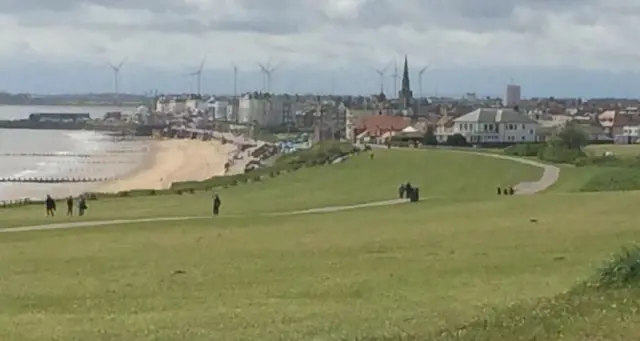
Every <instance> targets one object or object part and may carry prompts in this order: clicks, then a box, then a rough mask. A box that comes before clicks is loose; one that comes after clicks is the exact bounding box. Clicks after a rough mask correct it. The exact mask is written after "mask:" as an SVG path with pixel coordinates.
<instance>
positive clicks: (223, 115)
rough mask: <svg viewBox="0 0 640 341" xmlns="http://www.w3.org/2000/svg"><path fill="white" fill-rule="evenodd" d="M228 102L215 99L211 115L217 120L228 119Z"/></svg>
mask: <svg viewBox="0 0 640 341" xmlns="http://www.w3.org/2000/svg"><path fill="white" fill-rule="evenodd" d="M228 108H229V102H227V101H215V102H214V103H213V117H214V118H215V119H216V120H219V121H227V120H229V119H230V117H228V116H229V114H228Z"/></svg>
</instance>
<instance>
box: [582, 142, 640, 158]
mask: <svg viewBox="0 0 640 341" xmlns="http://www.w3.org/2000/svg"><path fill="white" fill-rule="evenodd" d="M584 149H585V152H587V154H590V155H593V156H602V155H604V154H605V153H606V152H612V153H613V154H614V155H615V156H619V157H634V156H640V145H634V144H630V145H624V144H622V145H621V144H594V145H589V146H586V147H585V148H584Z"/></svg>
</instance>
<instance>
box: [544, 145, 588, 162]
mask: <svg viewBox="0 0 640 341" xmlns="http://www.w3.org/2000/svg"><path fill="white" fill-rule="evenodd" d="M586 156H587V155H586V154H585V153H584V152H583V151H582V150H580V149H568V148H564V147H560V146H555V145H547V146H544V147H543V148H540V149H539V150H538V158H539V159H540V160H543V161H549V162H553V163H575V162H577V161H578V160H580V159H582V158H584V157H586Z"/></svg>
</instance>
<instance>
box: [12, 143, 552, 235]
mask: <svg viewBox="0 0 640 341" xmlns="http://www.w3.org/2000/svg"><path fill="white" fill-rule="evenodd" d="M385 148H386V147H385ZM456 152H458V153H467V154H474V155H481V156H487V157H494V158H498V159H505V160H511V161H514V162H520V163H523V164H527V165H532V166H535V167H540V168H542V169H543V174H542V177H541V178H540V179H539V180H538V181H533V182H522V183H519V184H518V185H516V187H515V189H516V194H519V195H527V194H534V193H538V192H541V191H544V190H546V189H547V188H549V187H550V186H551V185H553V184H554V183H555V182H556V181H558V178H559V176H560V168H558V167H556V166H553V165H547V164H544V163H541V162H537V161H534V160H528V159H521V158H518V157H513V156H508V155H501V154H491V153H481V152H473V151H456ZM430 199H434V198H430ZM406 202H407V200H403V199H393V200H385V201H376V202H369V203H364V204H357V205H344V206H328V207H319V208H312V209H308V210H301V211H292V212H279V213H268V214H264V215H266V216H287V215H300V214H310V213H325V212H338V211H346V210H353V209H358V208H364V207H375V206H389V205H398V204H402V203H406ZM225 217H228V216H225ZM232 217H240V216H232ZM196 219H211V216H190V217H189V216H187V217H159V218H143V219H118V220H103V221H81V222H74V223H60V224H46V225H36V226H23V227H12V228H2V229H0V233H6V232H26V231H40V230H59V229H70V228H77V227H96V226H106V225H118V224H132V223H144V222H155V221H158V222H160V221H184V220H196Z"/></svg>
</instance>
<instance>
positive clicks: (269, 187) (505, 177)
mask: <svg viewBox="0 0 640 341" xmlns="http://www.w3.org/2000/svg"><path fill="white" fill-rule="evenodd" d="M374 153H375V157H374V159H373V160H371V159H370V158H369V154H368V153H363V154H361V155H359V156H354V157H352V159H350V160H348V161H347V162H344V163H340V164H336V165H329V166H320V167H310V168H302V169H300V170H298V171H295V172H292V173H289V174H284V175H281V176H278V177H276V178H267V179H265V180H264V181H263V182H259V183H250V184H242V185H239V186H236V187H231V188H228V189H222V190H220V191H219V193H220V196H221V197H222V200H223V213H224V214H227V215H229V214H255V213H265V212H284V211H294V210H302V209H310V208H317V207H324V206H335V205H350V204H359V203H365V202H372V201H380V200H387V199H395V198H397V196H398V186H399V185H400V184H401V183H406V182H407V181H411V183H412V184H414V185H416V186H419V187H420V190H421V196H422V197H424V198H427V197H433V198H443V197H444V198H467V199H472V198H476V199H477V198H485V197H493V196H495V191H496V186H498V185H500V186H513V185H515V184H517V183H518V182H520V181H533V180H537V179H539V178H540V176H541V174H542V171H541V169H540V168H537V167H533V166H529V165H523V164H519V163H516V162H513V161H509V160H501V159H495V158H491V157H487V156H480V155H470V154H465V153H461V152H451V151H441V150H431V151H420V152H416V151H412V150H376V151H375V152H374ZM211 195H212V193H210V192H196V194H188V193H187V192H184V193H183V194H182V195H177V194H171V195H158V196H146V197H131V198H115V199H114V198H111V199H104V200H98V201H92V202H90V203H89V206H90V208H89V211H88V216H87V218H86V219H98V220H103V219H125V218H144V217H155V216H192V215H208V214H210V212H211ZM61 209H62V207H61ZM43 213H44V210H43V208H42V207H40V206H37V207H36V206H34V207H25V208H16V209H10V210H5V211H2V213H1V214H2V215H3V222H2V225H3V226H6V227H10V226H18V225H25V224H26V225H32V224H43V223H50V222H64V221H69V220H74V219H76V218H72V219H68V218H66V217H63V216H60V217H56V218H55V219H46V218H45V217H44V215H43ZM62 213H64V212H62Z"/></svg>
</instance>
